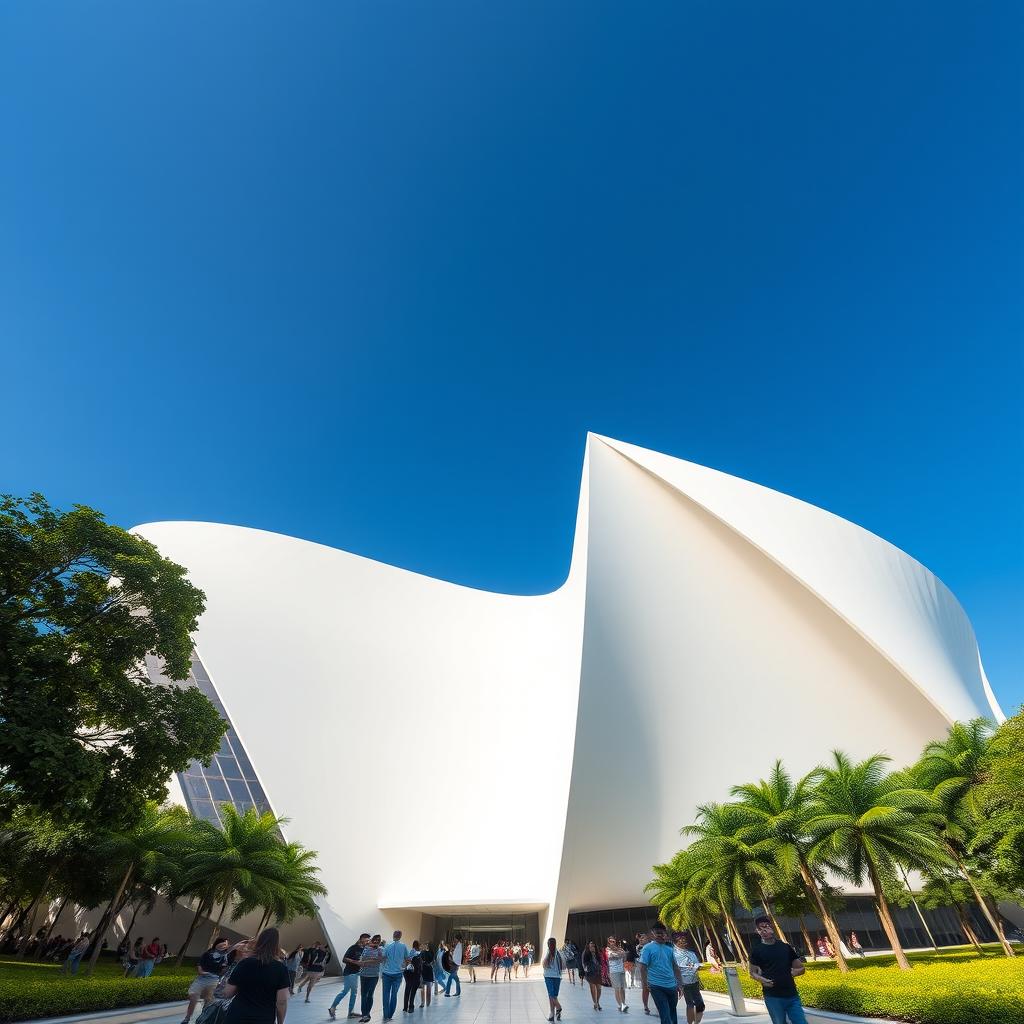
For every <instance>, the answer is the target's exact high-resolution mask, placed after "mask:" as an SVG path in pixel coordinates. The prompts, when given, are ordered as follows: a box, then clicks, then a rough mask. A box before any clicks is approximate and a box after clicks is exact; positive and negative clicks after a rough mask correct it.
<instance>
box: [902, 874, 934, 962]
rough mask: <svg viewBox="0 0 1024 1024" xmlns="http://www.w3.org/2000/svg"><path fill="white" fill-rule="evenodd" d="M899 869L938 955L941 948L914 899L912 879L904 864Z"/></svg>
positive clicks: (911, 900) (929, 939)
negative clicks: (908, 876) (904, 868)
mask: <svg viewBox="0 0 1024 1024" xmlns="http://www.w3.org/2000/svg"><path fill="white" fill-rule="evenodd" d="M899 869H900V874H901V875H902V876H903V884H904V885H905V886H906V887H907V892H908V893H910V902H911V903H913V904H914V909H915V910H916V911H917V916H918V919H919V920H920V922H921V924H922V925H923V926H924V930H925V934H926V935H927V936H928V941H929V942H930V943H931V944H932V949H934V950H935V952H936V953H938V951H939V947H938V945H937V944H936V942H935V936H934V935H932V930H931V928H929V927H928V922H927V921H926V920H925V919H924V914H922V913H921V908H920V907H919V906H918V905H917V900H916V898H915V897H914V890H913V889H911V888H910V879H909V878H907V873H906V871H904V870H903V865H902V864H900V865H899Z"/></svg>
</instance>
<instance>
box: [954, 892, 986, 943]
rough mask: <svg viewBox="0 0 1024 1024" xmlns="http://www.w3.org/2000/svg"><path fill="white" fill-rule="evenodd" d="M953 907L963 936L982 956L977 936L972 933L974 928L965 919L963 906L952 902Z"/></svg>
mask: <svg viewBox="0 0 1024 1024" xmlns="http://www.w3.org/2000/svg"><path fill="white" fill-rule="evenodd" d="M953 909H954V910H955V911H956V916H957V918H958V919H959V921H960V930H961V931H962V932H963V933H964V938H965V939H967V941H968V942H969V943H970V944H971V945H972V946H973V947H974V948H975V949H976V950H977V951H978V956H984V955H985V951H984V950H983V949H982V948H981V943H980V942H979V941H978V936H977V935H975V934H974V929H973V928H972V927H971V926H970V923H969V922H968V920H967V915H966V914H965V913H964V908H963V907H962V906H961V905H960V904H959V903H954V904H953Z"/></svg>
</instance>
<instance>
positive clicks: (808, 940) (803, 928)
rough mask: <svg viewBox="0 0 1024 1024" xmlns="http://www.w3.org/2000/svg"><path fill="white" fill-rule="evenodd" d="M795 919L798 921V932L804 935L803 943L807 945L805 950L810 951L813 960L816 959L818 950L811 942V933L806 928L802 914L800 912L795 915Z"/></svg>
mask: <svg viewBox="0 0 1024 1024" xmlns="http://www.w3.org/2000/svg"><path fill="white" fill-rule="evenodd" d="M797 920H798V921H799V922H800V934H801V935H802V936H803V937H804V945H805V946H806V947H807V952H808V953H810V954H811V956H813V957H814V959H815V960H817V959H818V950H817V947H816V946H814V944H813V943H812V942H811V933H810V932H809V931H808V930H807V922H806V921H805V920H804V915H803V914H800V915H799V916H798V917H797Z"/></svg>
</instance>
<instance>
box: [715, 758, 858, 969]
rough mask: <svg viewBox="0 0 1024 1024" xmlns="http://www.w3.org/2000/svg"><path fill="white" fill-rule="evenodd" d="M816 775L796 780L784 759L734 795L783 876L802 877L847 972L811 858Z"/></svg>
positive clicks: (735, 789)
mask: <svg viewBox="0 0 1024 1024" xmlns="http://www.w3.org/2000/svg"><path fill="white" fill-rule="evenodd" d="M817 778H818V773H816V772H811V773H810V774H808V775H805V776H804V777H803V778H802V779H798V780H797V781H796V782H795V783H794V782H793V780H792V779H791V778H790V776H789V773H788V772H787V771H786V769H785V768H784V767H783V764H782V761H776V762H775V764H774V765H773V766H772V770H771V772H770V774H769V776H768V778H767V779H761V780H759V781H758V782H751V783H747V784H745V785H742V786H734V787H733V788H732V795H733V796H734V797H739V801H740V803H741V805H742V806H743V807H744V808H745V809H746V811H747V812H748V814H749V815H750V817H751V819H752V820H753V821H754V822H756V823H757V824H758V825H759V826H760V827H761V829H762V830H763V834H764V836H765V837H766V838H767V840H768V842H769V844H770V850H771V856H772V858H773V860H774V861H775V863H776V865H777V866H778V868H779V871H780V873H781V875H782V877H783V878H784V879H786V880H787V881H788V880H790V879H794V878H799V880H800V883H801V884H802V885H803V887H804V890H805V891H806V893H807V896H808V897H809V899H810V901H811V903H812V905H813V907H814V913H816V914H817V915H818V917H819V918H820V919H821V922H822V924H824V926H825V931H826V932H827V933H828V937H829V940H830V941H831V943H832V947H833V948H834V949H835V951H836V966H837V967H838V968H839V970H840V971H843V972H846V971H848V970H849V969H850V968H849V965H848V964H847V962H846V958H845V957H844V956H843V953H842V947H841V945H840V935H839V926H838V925H837V924H836V920H835V915H834V914H832V913H831V911H830V910H829V907H828V904H827V902H826V901H825V899H824V898H823V896H822V891H821V886H820V884H819V882H818V878H817V875H816V873H815V869H814V866H813V865H812V863H811V858H810V848H811V842H810V837H809V835H808V831H807V822H808V820H809V818H810V817H811V815H812V813H813V799H814V788H815V784H816V781H817ZM812 952H813V950H812Z"/></svg>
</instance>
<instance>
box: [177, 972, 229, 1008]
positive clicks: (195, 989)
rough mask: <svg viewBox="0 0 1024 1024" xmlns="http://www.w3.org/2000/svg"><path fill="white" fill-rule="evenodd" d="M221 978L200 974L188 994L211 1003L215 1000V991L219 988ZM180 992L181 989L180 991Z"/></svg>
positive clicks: (189, 988)
mask: <svg viewBox="0 0 1024 1024" xmlns="http://www.w3.org/2000/svg"><path fill="white" fill-rule="evenodd" d="M219 981H220V978H218V977H217V975H216V974H200V975H199V977H198V978H196V980H195V981H193V982H192V984H191V985H189V987H188V994H189V995H190V996H195V997H196V998H197V999H202V1000H203V1002H204V1003H205V1002H209V1001H210V1000H211V999H212V998H213V990H214V989H215V988H216V987H217V982H219ZM179 991H180V989H179Z"/></svg>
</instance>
